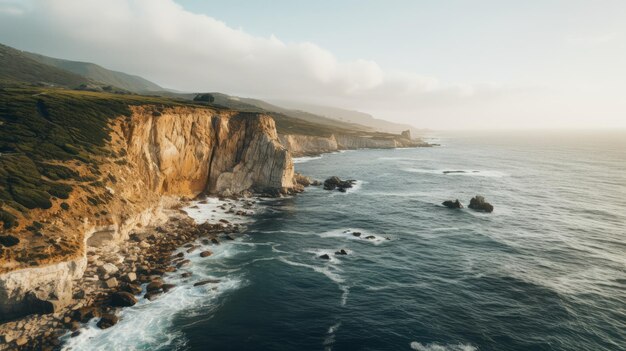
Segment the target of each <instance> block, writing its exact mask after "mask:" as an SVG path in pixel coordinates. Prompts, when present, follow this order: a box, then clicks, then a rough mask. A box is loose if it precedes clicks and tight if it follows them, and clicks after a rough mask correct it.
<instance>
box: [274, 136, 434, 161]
mask: <svg viewBox="0 0 626 351" xmlns="http://www.w3.org/2000/svg"><path fill="white" fill-rule="evenodd" d="M279 138H280V141H281V142H282V144H283V145H284V146H285V148H286V149H287V150H289V152H291V154H292V155H293V156H296V157H299V156H311V155H318V154H322V153H326V152H334V151H339V150H356V149H393V148H403V147H427V146H430V144H428V143H426V142H424V141H422V140H419V139H417V140H415V139H411V134H410V132H409V131H404V132H402V134H400V135H395V134H388V133H364V132H360V133H352V134H345V133H334V134H332V135H330V136H310V135H298V134H281V135H279Z"/></svg>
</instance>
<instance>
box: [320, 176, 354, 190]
mask: <svg viewBox="0 0 626 351" xmlns="http://www.w3.org/2000/svg"><path fill="white" fill-rule="evenodd" d="M355 182H356V181H355V180H352V179H349V180H341V179H339V177H336V176H333V177H330V178H328V179H326V180H325V181H324V190H335V189H337V190H338V191H341V192H346V189H348V188H352V186H353V185H354V183H355Z"/></svg>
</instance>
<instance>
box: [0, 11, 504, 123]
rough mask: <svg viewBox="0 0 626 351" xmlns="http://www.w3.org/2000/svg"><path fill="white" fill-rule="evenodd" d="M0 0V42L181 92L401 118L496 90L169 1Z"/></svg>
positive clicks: (499, 90) (492, 94)
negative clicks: (350, 54)
mask: <svg viewBox="0 0 626 351" xmlns="http://www.w3.org/2000/svg"><path fill="white" fill-rule="evenodd" d="M0 1H1V2H0V9H2V10H0V33H2V34H0V39H1V40H3V41H5V40H8V42H7V43H9V44H13V45H18V46H19V47H20V48H22V49H27V50H32V51H36V52H40V53H43V54H46V55H50V56H56V57H61V58H69V59H74V60H82V61H90V62H96V63H99V64H101V65H103V66H106V67H108V68H112V69H116V70H120V71H125V72H128V73H133V74H138V75H141V76H144V77H146V78H148V79H151V80H154V81H155V82H157V83H159V84H161V85H163V86H165V87H170V88H174V89H178V90H183V91H220V92H225V93H230V94H238V95H243V96H251V97H261V98H263V97H265V98H279V99H291V100H297V101H303V102H309V103H321V104H331V105H336V106H343V107H349V108H359V109H365V110H368V109H369V110H372V111H385V109H387V111H402V113H403V114H404V115H408V114H409V112H410V111H418V110H420V109H424V108H431V107H433V106H434V107H436V106H442V105H449V104H451V103H452V104H463V103H467V102H469V101H476V100H484V99H491V98H494V97H496V96H497V95H498V94H501V93H502V92H504V91H506V89H504V88H500V87H498V86H496V85H494V84H473V85H468V84H443V83H441V82H440V81H439V80H438V79H437V78H435V77H429V76H424V75H419V74H414V73H407V72H394V71H389V70H384V69H383V68H382V67H380V66H379V65H378V64H377V63H376V62H374V61H371V60H367V59H357V60H348V61H341V60H339V59H338V58H337V57H336V56H335V55H334V54H333V53H332V52H330V51H328V50H326V49H324V48H321V47H319V46H318V45H316V44H314V43H310V42H296V43H285V42H283V41H281V40H280V39H279V38H277V37H275V36H270V37H260V36H254V35H251V34H249V33H246V32H245V31H243V30H241V29H236V28H232V27H229V26H228V25H226V24H225V23H224V22H221V21H219V20H217V19H215V18H212V17H209V16H206V15H202V14H196V13H192V12H189V11H187V10H185V9H184V8H183V7H182V6H180V5H179V4H177V3H176V2H174V1H173V0H107V1H100V0H80V1H71V0H41V1H34V2H30V1H25V2H15V1H7V0H0ZM15 43H17V44H15ZM391 113H395V112H390V113H388V114H391Z"/></svg>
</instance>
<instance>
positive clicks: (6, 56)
mask: <svg viewBox="0 0 626 351" xmlns="http://www.w3.org/2000/svg"><path fill="white" fill-rule="evenodd" d="M0 83H4V84H16V83H29V84H36V85H43V86H61V87H69V88H75V87H78V86H80V85H81V84H90V83H91V82H90V80H89V79H87V78H85V77H82V76H80V75H78V74H75V73H72V72H68V71H66V70H63V69H60V68H57V67H52V66H50V65H46V64H43V63H41V62H38V61H35V60H33V59H32V58H30V57H29V56H27V55H26V54H25V53H24V52H22V51H19V50H16V49H13V48H11V47H9V46H5V45H2V44H0Z"/></svg>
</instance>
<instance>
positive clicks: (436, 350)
mask: <svg viewBox="0 0 626 351" xmlns="http://www.w3.org/2000/svg"><path fill="white" fill-rule="evenodd" d="M410 346H411V349H413V350H415V351H476V350H478V348H476V347H475V346H472V345H468V344H451V345H441V344H438V343H431V344H422V343H420V342H417V341H413V342H411V344H410Z"/></svg>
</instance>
